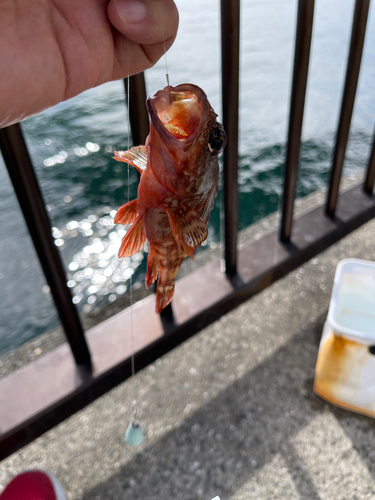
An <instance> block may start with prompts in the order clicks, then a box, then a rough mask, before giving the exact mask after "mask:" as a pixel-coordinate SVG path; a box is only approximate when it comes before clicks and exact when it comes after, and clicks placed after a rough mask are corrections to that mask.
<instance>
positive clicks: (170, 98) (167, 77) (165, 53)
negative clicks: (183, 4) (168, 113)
mask: <svg viewBox="0 0 375 500" xmlns="http://www.w3.org/2000/svg"><path fill="white" fill-rule="evenodd" d="M163 47H164V61H165V78H166V79H167V86H168V92H169V104H172V97H171V86H170V83H169V73H168V61H167V51H166V49H165V26H164V24H163Z"/></svg>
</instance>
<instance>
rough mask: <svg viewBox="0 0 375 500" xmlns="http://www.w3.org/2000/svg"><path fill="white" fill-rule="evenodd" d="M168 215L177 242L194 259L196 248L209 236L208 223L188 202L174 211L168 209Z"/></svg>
mask: <svg viewBox="0 0 375 500" xmlns="http://www.w3.org/2000/svg"><path fill="white" fill-rule="evenodd" d="M167 215H168V219H169V224H170V226H171V229H172V233H173V236H174V237H175V240H176V242H177V244H178V245H180V247H182V248H183V250H184V251H185V252H186V253H187V255H188V256H189V257H190V258H191V259H194V252H195V250H196V249H197V248H198V247H199V245H200V244H201V243H202V242H203V241H204V240H205V239H206V238H207V235H208V229H207V224H206V223H205V222H204V220H203V219H202V217H200V216H199V215H198V214H197V212H196V211H195V210H194V209H192V208H191V207H189V205H186V204H185V205H181V206H180V207H179V208H178V209H176V210H173V211H172V210H170V209H167Z"/></svg>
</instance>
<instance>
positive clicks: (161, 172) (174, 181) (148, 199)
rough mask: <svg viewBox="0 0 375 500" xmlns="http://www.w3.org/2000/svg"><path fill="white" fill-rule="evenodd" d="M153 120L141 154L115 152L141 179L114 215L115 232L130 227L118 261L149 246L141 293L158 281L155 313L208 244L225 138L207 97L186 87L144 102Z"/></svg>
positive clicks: (139, 150) (137, 150) (167, 89)
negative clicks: (182, 271) (189, 261)
mask: <svg viewBox="0 0 375 500" xmlns="http://www.w3.org/2000/svg"><path fill="white" fill-rule="evenodd" d="M147 108H148V112H149V114H150V118H151V127H150V134H149V136H148V137H147V139H146V144H145V146H136V147H133V148H132V149H130V150H129V151H115V159H116V160H118V161H124V162H126V163H129V164H130V165H133V166H134V167H135V168H136V169H137V170H138V171H139V172H140V174H141V179H140V182H139V186H138V198H137V199H135V200H133V201H130V202H128V203H126V204H125V205H123V206H122V207H120V208H119V209H118V212H117V214H116V217H115V223H117V224H132V226H131V227H130V228H129V230H128V231H127V233H126V234H125V236H124V237H123V239H122V242H121V246H120V250H119V253H118V256H119V257H130V256H132V255H134V254H135V253H137V252H139V251H140V250H141V248H142V246H143V245H144V243H145V241H146V239H147V240H148V242H149V255H148V261H147V274H146V287H147V288H148V287H149V286H150V284H151V283H153V282H154V281H155V280H156V278H157V277H158V275H159V280H158V284H157V290H156V307H155V310H156V312H157V313H160V312H161V311H162V310H163V309H164V307H165V306H166V305H168V304H169V302H170V301H171V300H172V296H173V292H174V281H175V277H176V273H177V270H178V268H179V267H180V265H181V263H182V261H183V260H184V259H185V257H186V256H187V255H188V256H189V257H190V258H191V259H193V258H194V252H195V250H196V249H197V248H198V247H199V246H200V244H201V243H202V242H203V241H204V240H205V239H206V238H207V234H208V230H207V222H208V219H209V216H210V213H211V210H212V208H213V206H214V200H215V196H216V194H217V190H218V184H219V165H218V154H219V153H220V151H222V149H223V148H224V146H225V144H226V134H225V132H224V129H223V127H222V125H221V124H220V123H218V122H217V121H216V117H217V115H216V113H215V112H214V110H213V109H212V108H211V106H210V104H209V102H208V100H207V96H206V94H205V93H204V92H203V90H202V89H200V88H199V87H197V86H196V85H192V84H190V83H185V84H182V85H178V86H177V87H171V86H169V87H165V88H164V89H163V90H159V91H158V92H157V93H156V94H155V95H154V96H151V97H149V98H148V99H147Z"/></svg>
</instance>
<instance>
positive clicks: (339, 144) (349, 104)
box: [326, 0, 370, 217]
mask: <svg viewBox="0 0 375 500" xmlns="http://www.w3.org/2000/svg"><path fill="white" fill-rule="evenodd" d="M369 6H370V0H356V3H355V8H354V15H353V25H352V34H351V39H350V48H349V56H348V64H347V68H346V77H345V86H344V92H343V95H342V101H341V111H340V118H339V124H338V128H337V135H336V146H335V151H334V156H333V162H332V170H331V179H330V184H329V190H328V197H327V205H326V214H327V215H328V216H329V217H333V216H334V214H335V211H336V206H337V200H338V194H339V188H340V180H341V174H342V169H343V165H344V160H345V151H346V146H347V143H348V137H349V129H350V122H351V119H352V114H353V108H354V101H355V95H356V90H357V84H358V77H359V70H360V67H361V59H362V52H363V44H364V40H365V33H366V24H367V16H368V11H369Z"/></svg>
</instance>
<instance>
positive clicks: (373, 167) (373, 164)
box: [364, 133, 375, 194]
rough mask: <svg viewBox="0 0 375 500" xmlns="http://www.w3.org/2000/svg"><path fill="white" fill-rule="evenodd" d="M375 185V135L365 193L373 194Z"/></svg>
mask: <svg viewBox="0 0 375 500" xmlns="http://www.w3.org/2000/svg"><path fill="white" fill-rule="evenodd" d="M374 183H375V133H374V138H373V140H372V148H371V153H370V158H369V162H368V166H367V172H366V179H365V184H364V191H365V193H367V194H372V191H373V190H374Z"/></svg>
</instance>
